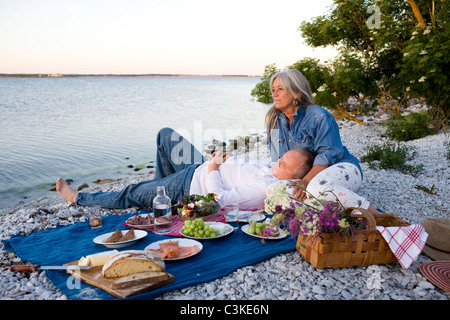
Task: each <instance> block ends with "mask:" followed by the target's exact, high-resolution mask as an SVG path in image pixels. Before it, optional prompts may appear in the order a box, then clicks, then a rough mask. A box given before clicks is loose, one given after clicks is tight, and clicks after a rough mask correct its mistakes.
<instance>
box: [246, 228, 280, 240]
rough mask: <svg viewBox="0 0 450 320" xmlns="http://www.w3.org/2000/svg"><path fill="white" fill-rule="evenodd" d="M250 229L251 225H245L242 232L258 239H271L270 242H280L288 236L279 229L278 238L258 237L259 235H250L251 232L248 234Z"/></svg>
mask: <svg viewBox="0 0 450 320" xmlns="http://www.w3.org/2000/svg"><path fill="white" fill-rule="evenodd" d="M249 227H250V225H249V224H245V225H243V226H242V227H241V230H242V231H243V232H244V233H246V234H248V235H249V236H252V237H256V238H261V239H270V240H280V239H283V238H285V237H286V236H287V234H286V233H284V232H282V230H281V229H278V231H279V234H278V236H276V237H272V236H269V237H263V236H260V235H258V234H253V233H249V232H248V228H249Z"/></svg>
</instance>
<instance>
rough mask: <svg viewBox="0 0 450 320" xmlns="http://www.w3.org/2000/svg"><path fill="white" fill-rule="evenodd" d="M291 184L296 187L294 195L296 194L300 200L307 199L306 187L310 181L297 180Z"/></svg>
mask: <svg viewBox="0 0 450 320" xmlns="http://www.w3.org/2000/svg"><path fill="white" fill-rule="evenodd" d="M290 185H291V186H293V187H294V190H293V191H292V195H293V196H294V198H296V199H298V200H305V199H306V198H307V195H306V192H305V191H304V190H306V187H307V186H308V181H306V180H297V181H295V182H292V183H291V184H290Z"/></svg>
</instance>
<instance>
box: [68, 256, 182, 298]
mask: <svg viewBox="0 0 450 320" xmlns="http://www.w3.org/2000/svg"><path fill="white" fill-rule="evenodd" d="M66 265H67V266H68V265H78V260H77V261H73V262H69V263H66V264H65V266H66ZM67 272H68V273H70V274H71V275H72V276H73V277H75V278H77V279H80V280H82V281H84V282H86V283H87V284H90V285H92V286H95V287H97V288H100V289H102V290H105V291H106V292H108V293H110V294H112V295H113V296H115V297H117V298H121V299H123V298H126V297H129V296H133V295H136V294H140V293H144V292H147V291H150V290H154V289H157V288H159V287H162V286H164V285H166V284H168V283H171V282H172V281H173V280H174V279H175V277H174V276H173V275H171V274H170V273H168V275H169V279H167V280H165V281H160V282H155V283H149V284H142V285H137V286H133V287H130V288H126V289H116V290H113V289H111V285H112V284H113V283H114V282H115V281H116V280H117V279H114V278H111V279H108V278H105V277H103V276H102V267H101V266H100V267H92V268H91V269H88V270H67Z"/></svg>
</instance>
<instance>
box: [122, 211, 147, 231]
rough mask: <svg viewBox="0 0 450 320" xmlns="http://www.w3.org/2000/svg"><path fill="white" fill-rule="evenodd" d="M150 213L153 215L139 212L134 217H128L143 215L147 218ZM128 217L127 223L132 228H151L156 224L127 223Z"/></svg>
mask: <svg viewBox="0 0 450 320" xmlns="http://www.w3.org/2000/svg"><path fill="white" fill-rule="evenodd" d="M148 214H150V215H152V214H151V213H143V214H137V215H135V216H133V217H130V218H128V219H132V218H134V217H136V216H141V217H143V218H145V217H146V216H147V215H148ZM128 219H127V220H126V221H125V225H127V226H129V227H131V228H136V229H150V228H153V226H154V225H153V224H130V223H127V221H128Z"/></svg>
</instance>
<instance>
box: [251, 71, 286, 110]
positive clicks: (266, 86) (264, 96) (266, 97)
mask: <svg viewBox="0 0 450 320" xmlns="http://www.w3.org/2000/svg"><path fill="white" fill-rule="evenodd" d="M278 71H279V70H278V69H277V68H276V67H275V64H274V63H272V64H269V65H268V66H266V68H265V69H264V73H263V76H262V78H261V82H260V83H258V84H256V86H255V88H253V89H252V91H251V93H250V94H251V95H252V97H254V98H255V99H256V100H257V101H258V102H262V103H273V98H272V92H270V78H271V77H272V76H273V75H274V74H275V73H277V72H278Z"/></svg>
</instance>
